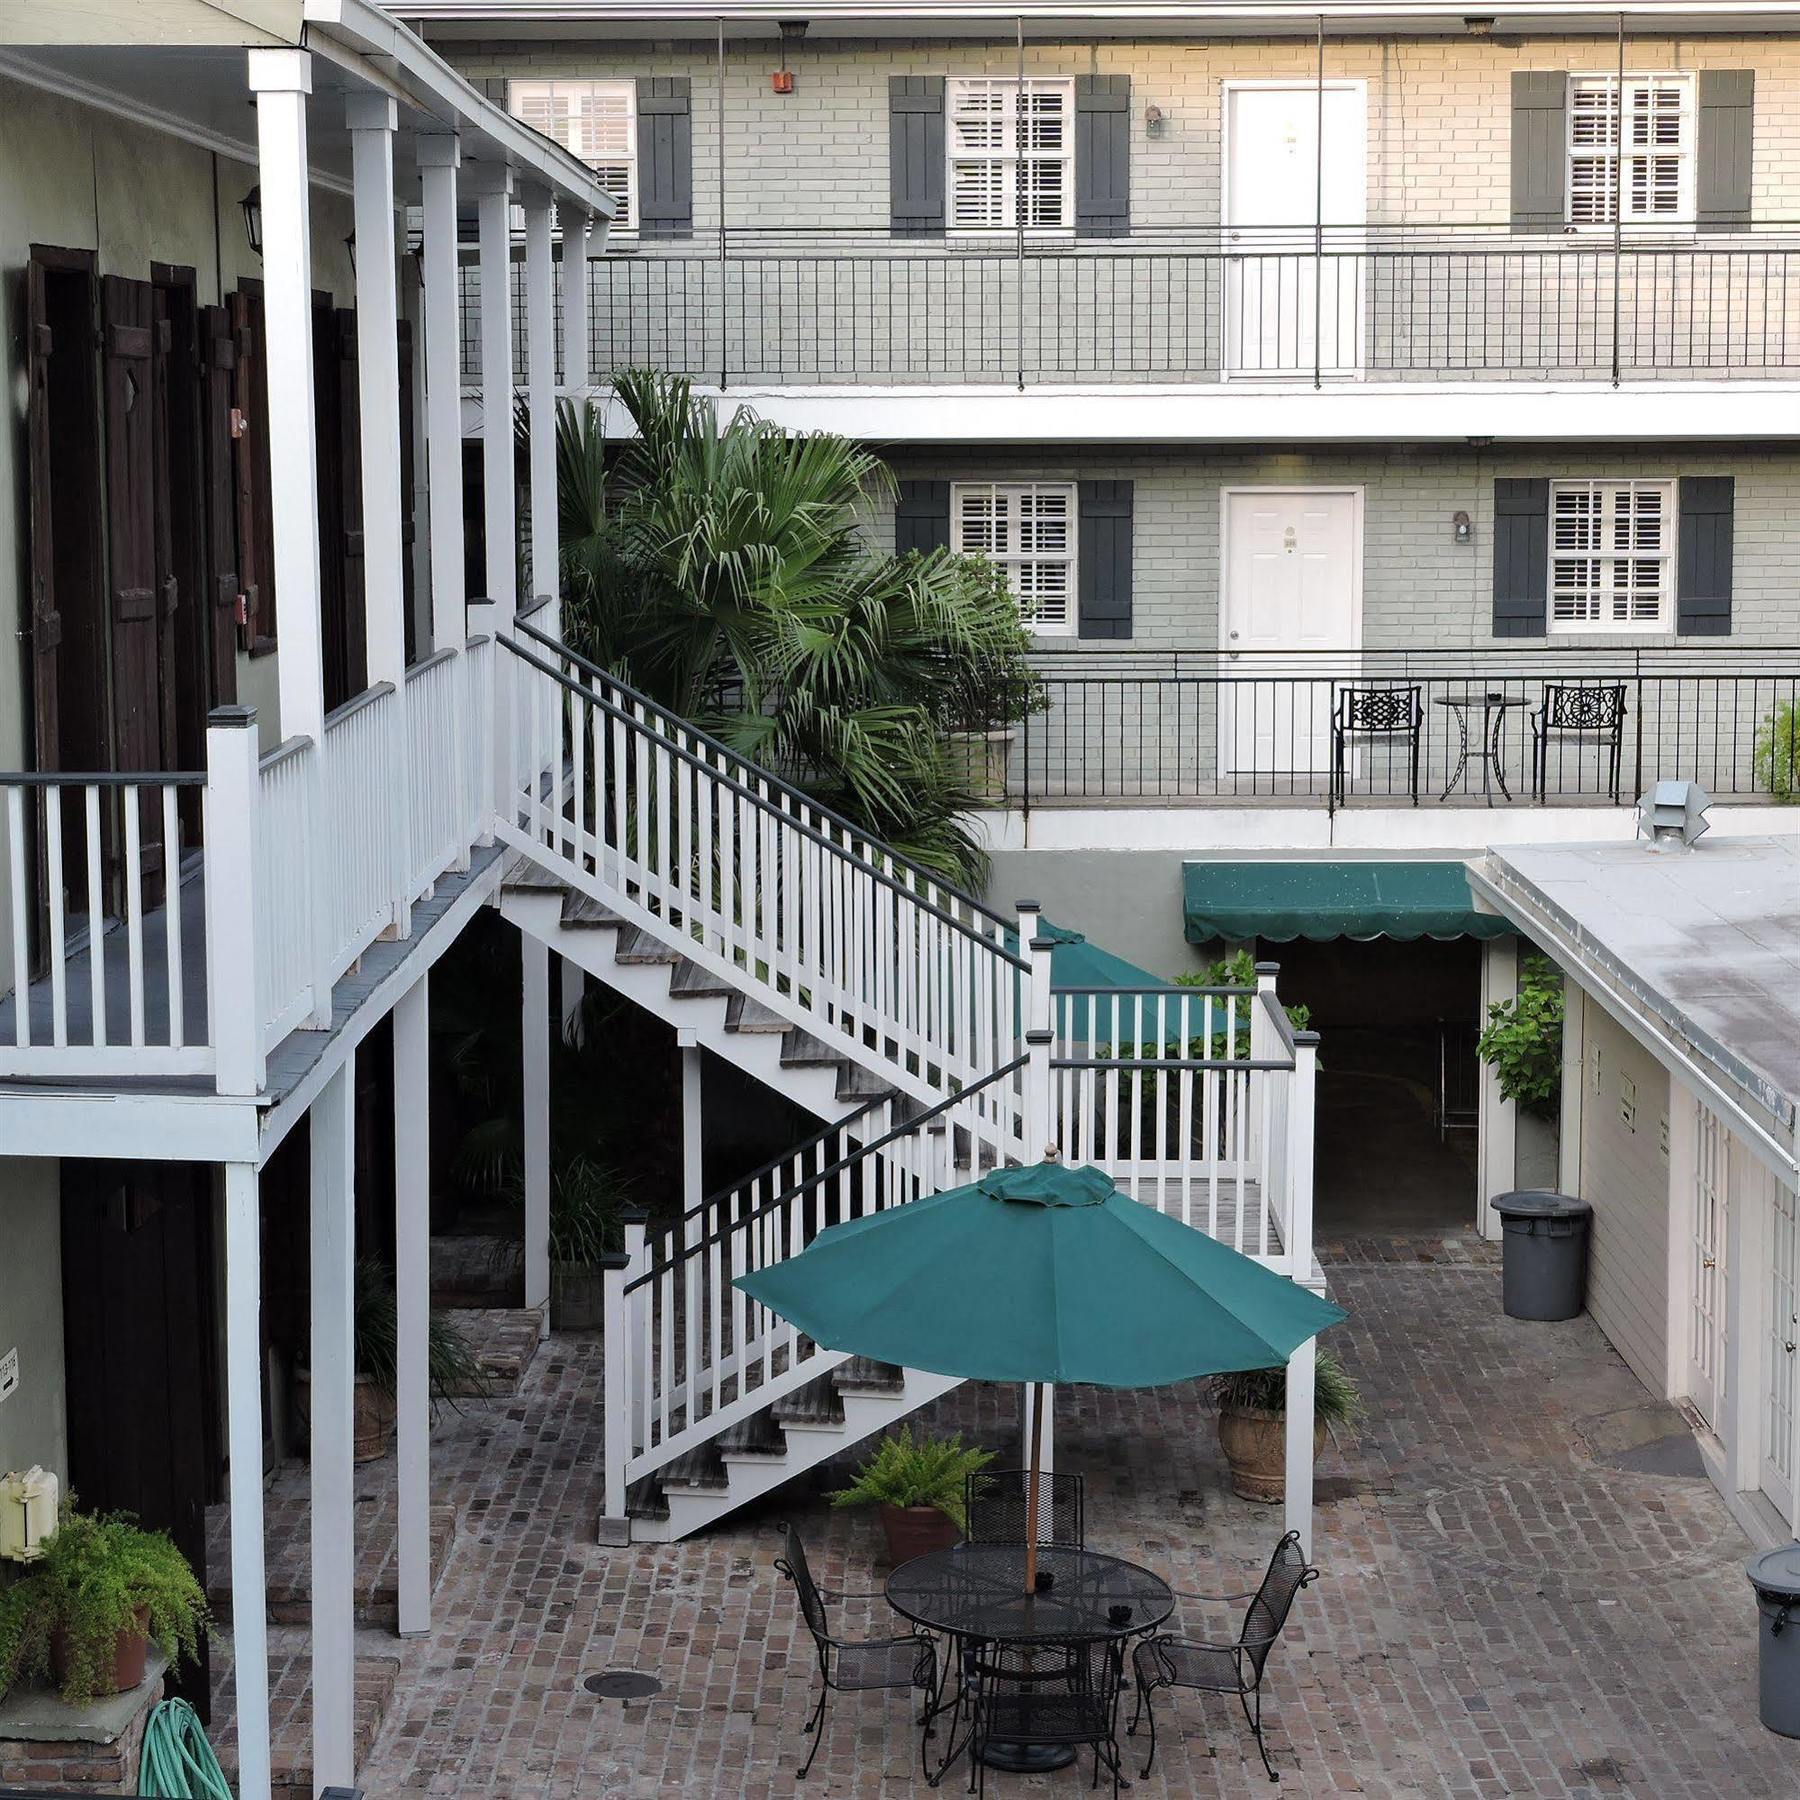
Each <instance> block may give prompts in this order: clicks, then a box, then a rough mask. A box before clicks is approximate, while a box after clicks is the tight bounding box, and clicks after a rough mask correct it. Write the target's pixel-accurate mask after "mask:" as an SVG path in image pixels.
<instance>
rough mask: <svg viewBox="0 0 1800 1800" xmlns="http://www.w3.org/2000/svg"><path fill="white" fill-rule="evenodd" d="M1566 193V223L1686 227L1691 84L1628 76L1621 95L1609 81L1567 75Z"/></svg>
mask: <svg viewBox="0 0 1800 1800" xmlns="http://www.w3.org/2000/svg"><path fill="white" fill-rule="evenodd" d="M1621 91H1622V92H1623V96H1624V104H1623V108H1622V109H1621V105H1620V94H1621ZM1621 110H1622V112H1623V121H1622V122H1623V126H1624V131H1623V137H1624V143H1623V148H1622V149H1621V145H1620V135H1621V133H1620V125H1621ZM1568 191H1569V223H1570V224H1571V225H1575V226H1581V225H1610V224H1612V223H1613V221H1614V219H1615V218H1617V219H1619V220H1620V221H1621V222H1622V223H1624V224H1626V225H1656V224H1667V225H1680V224H1685V223H1688V222H1691V221H1692V219H1693V217H1694V84H1693V82H1692V80H1691V79H1690V78H1689V77H1687V76H1686V75H1627V76H1626V77H1625V84H1624V88H1623V90H1621V88H1620V85H1619V78H1618V77H1617V76H1616V75H1572V76H1571V77H1570V78H1569V189H1568Z"/></svg>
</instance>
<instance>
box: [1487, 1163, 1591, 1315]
mask: <svg viewBox="0 0 1800 1800" xmlns="http://www.w3.org/2000/svg"><path fill="white" fill-rule="evenodd" d="M1494 1211H1495V1212H1497V1213H1498V1214H1499V1215H1500V1223H1501V1227H1502V1230H1503V1233H1504V1236H1503V1241H1502V1255H1503V1257H1504V1273H1503V1275H1502V1277H1501V1295H1502V1303H1503V1304H1504V1306H1505V1308H1506V1316H1507V1317H1508V1318H1509V1319H1573V1318H1574V1317H1576V1315H1577V1314H1579V1313H1580V1311H1581V1309H1582V1307H1583V1305H1584V1304H1585V1303H1586V1300H1587V1247H1588V1221H1589V1220H1590V1219H1591V1218H1592V1217H1593V1213H1594V1209H1593V1208H1592V1207H1591V1206H1589V1205H1588V1203H1587V1202H1586V1201H1585V1200H1577V1199H1576V1198H1575V1197H1574V1195H1572V1194H1553V1193H1551V1192H1549V1190H1548V1189H1544V1188H1529V1189H1525V1190H1522V1191H1520V1192H1517V1193H1512V1194H1498V1195H1496V1196H1495V1198H1494Z"/></svg>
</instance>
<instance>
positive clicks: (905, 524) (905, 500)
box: [894, 481, 950, 556]
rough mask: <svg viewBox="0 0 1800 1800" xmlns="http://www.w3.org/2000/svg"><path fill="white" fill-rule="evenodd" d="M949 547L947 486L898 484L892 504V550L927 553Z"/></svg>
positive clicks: (916, 483)
mask: <svg viewBox="0 0 1800 1800" xmlns="http://www.w3.org/2000/svg"><path fill="white" fill-rule="evenodd" d="M949 547H950V484H949V482H947V481H902V482H901V483H900V484H899V494H898V497H897V498H896V500H895V503H894V550H895V553H896V554H897V555H900V556H904V555H905V554H906V552H907V551H908V550H919V551H923V552H927V553H928V552H930V551H933V550H947V549H949Z"/></svg>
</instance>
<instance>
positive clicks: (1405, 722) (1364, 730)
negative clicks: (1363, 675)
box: [1331, 687, 1425, 806]
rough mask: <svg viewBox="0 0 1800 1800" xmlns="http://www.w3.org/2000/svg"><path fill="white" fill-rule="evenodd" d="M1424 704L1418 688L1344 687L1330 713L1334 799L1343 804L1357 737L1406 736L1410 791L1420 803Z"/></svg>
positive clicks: (1335, 804) (1332, 796) (1335, 801)
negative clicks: (1420, 754)
mask: <svg viewBox="0 0 1800 1800" xmlns="http://www.w3.org/2000/svg"><path fill="white" fill-rule="evenodd" d="M1424 724H1425V707H1424V704H1423V702H1422V701H1421V699H1420V693H1419V689H1418V688H1417V687H1342V688H1339V689H1338V691H1337V704H1336V705H1335V706H1334V707H1333V708H1332V713H1331V800H1332V804H1333V805H1334V806H1342V805H1343V803H1344V790H1345V785H1346V765H1347V764H1348V763H1349V760H1350V747H1351V744H1352V742H1353V741H1354V740H1355V739H1357V738H1371V739H1374V738H1383V739H1386V740H1387V741H1388V742H1390V743H1391V742H1393V740H1395V739H1396V738H1405V739H1406V740H1407V747H1408V750H1409V752H1410V755H1409V758H1408V762H1409V765H1410V771H1411V784H1410V791H1411V794H1412V803H1413V805H1414V806H1417V805H1418V804H1419V741H1420V738H1421V737H1422V735H1423V732H1424Z"/></svg>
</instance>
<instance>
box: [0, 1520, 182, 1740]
mask: <svg viewBox="0 0 1800 1800" xmlns="http://www.w3.org/2000/svg"><path fill="white" fill-rule="evenodd" d="M206 1624H207V1610H206V1596H205V1594H204V1593H203V1592H202V1591H201V1588H200V1583H199V1582H198V1581H197V1580H195V1578H194V1572H193V1570H192V1569H191V1568H189V1567H188V1563H187V1559H186V1558H185V1557H184V1556H183V1555H182V1554H181V1552H180V1551H179V1550H177V1549H176V1548H175V1545H174V1543H173V1542H172V1541H171V1540H170V1539H169V1538H168V1536H167V1535H166V1534H164V1533H163V1532H160V1531H145V1530H143V1529H141V1528H140V1527H139V1526H138V1525H136V1524H135V1523H134V1522H133V1521H132V1520H131V1519H130V1518H129V1517H127V1516H126V1515H125V1514H122V1513H119V1514H85V1513H77V1512H75V1511H74V1510H73V1509H72V1508H71V1509H65V1511H64V1513H63V1516H62V1519H61V1521H60V1522H59V1524H58V1526H57V1530H56V1534H55V1535H54V1536H53V1537H52V1538H50V1540H49V1541H48V1542H47V1543H46V1544H45V1546H44V1553H43V1555H42V1556H41V1557H40V1558H38V1560H37V1561H36V1562H34V1563H33V1564H32V1565H31V1569H30V1572H29V1573H28V1574H27V1575H25V1576H24V1577H23V1578H22V1579H21V1580H18V1581H16V1582H14V1583H12V1585H11V1586H9V1587H7V1588H6V1589H5V1590H4V1591H0V1694H4V1693H5V1692H6V1691H7V1690H8V1689H9V1688H11V1687H12V1686H13V1684H14V1683H15V1682H19V1681H30V1680H35V1679H42V1678H43V1677H45V1676H47V1675H48V1676H51V1677H53V1678H54V1680H55V1682H56V1685H57V1689H58V1691H59V1692H60V1693H61V1695H62V1697H63V1699H64V1700H65V1701H67V1702H68V1703H69V1704H70V1705H71V1706H85V1705H87V1703H88V1702H89V1701H91V1700H96V1699H99V1698H101V1697H102V1696H104V1695H107V1694H118V1693H124V1692H126V1691H127V1690H128V1689H131V1688H135V1687H137V1686H139V1685H140V1684H141V1683H142V1682H143V1679H144V1668H145V1662H146V1659H147V1657H148V1655H149V1650H150V1646H151V1645H152V1644H155V1645H156V1646H157V1648H158V1649H160V1650H161V1651H162V1652H163V1654H164V1655H165V1656H166V1657H167V1658H168V1659H169V1661H170V1662H171V1663H175V1662H178V1661H179V1660H180V1659H181V1658H182V1657H184V1656H185V1657H187V1658H188V1659H190V1660H192V1659H193V1658H194V1657H196V1656H197V1655H198V1654H199V1647H200V1633H201V1631H202V1630H203V1629H204V1628H205V1626H206Z"/></svg>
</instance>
